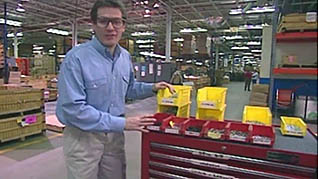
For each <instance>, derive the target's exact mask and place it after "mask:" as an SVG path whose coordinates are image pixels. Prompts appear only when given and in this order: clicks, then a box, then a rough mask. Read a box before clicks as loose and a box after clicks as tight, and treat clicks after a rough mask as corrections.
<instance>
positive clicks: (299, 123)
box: [280, 116, 307, 137]
mask: <svg viewBox="0 0 318 179" xmlns="http://www.w3.org/2000/svg"><path fill="white" fill-rule="evenodd" d="M280 118H281V124H280V131H281V133H282V134H283V135H290V136H299V137H303V136H305V135H306V130H307V125H306V124H305V123H304V121H303V120H302V119H301V118H298V117H287V116H281V117H280Z"/></svg>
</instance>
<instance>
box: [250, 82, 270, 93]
mask: <svg viewBox="0 0 318 179" xmlns="http://www.w3.org/2000/svg"><path fill="white" fill-rule="evenodd" d="M252 92H258V93H265V94H268V93H269V85H267V84H255V85H253V88H252Z"/></svg>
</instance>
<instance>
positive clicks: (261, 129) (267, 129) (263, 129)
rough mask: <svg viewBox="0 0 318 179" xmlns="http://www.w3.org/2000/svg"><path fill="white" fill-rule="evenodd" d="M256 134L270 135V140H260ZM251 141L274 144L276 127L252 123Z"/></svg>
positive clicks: (268, 144)
mask: <svg viewBox="0 0 318 179" xmlns="http://www.w3.org/2000/svg"><path fill="white" fill-rule="evenodd" d="M255 136H264V137H268V138H269V140H263V141H260V140H258V139H257V138H255ZM250 142H251V143H252V144H259V145H267V146H271V147H272V146H273V145H274V142H275V129H274V127H273V126H260V125H252V131H251V137H250Z"/></svg>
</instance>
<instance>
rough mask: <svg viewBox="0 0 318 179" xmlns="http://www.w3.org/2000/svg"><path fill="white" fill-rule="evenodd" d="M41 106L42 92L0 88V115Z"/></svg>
mask: <svg viewBox="0 0 318 179" xmlns="http://www.w3.org/2000/svg"><path fill="white" fill-rule="evenodd" d="M43 105H44V101H43V90H40V89H32V88H23V87H11V86H0V114H1V115H3V114H9V113H19V112H23V111H28V110H33V109H39V108H42V106H43Z"/></svg>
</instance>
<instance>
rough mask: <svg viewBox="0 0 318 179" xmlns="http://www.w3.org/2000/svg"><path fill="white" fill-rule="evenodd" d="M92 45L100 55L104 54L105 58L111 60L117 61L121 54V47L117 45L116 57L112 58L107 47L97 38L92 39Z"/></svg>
mask: <svg viewBox="0 0 318 179" xmlns="http://www.w3.org/2000/svg"><path fill="white" fill-rule="evenodd" d="M92 43H93V46H94V48H95V49H96V50H97V51H98V52H99V53H100V54H102V55H103V56H104V57H109V58H111V59H117V58H118V57H119V56H120V54H121V47H120V45H118V44H117V45H116V47H115V51H114V56H112V55H111V54H110V52H109V50H108V48H107V47H105V46H104V45H103V44H102V43H101V42H100V41H99V40H98V39H97V38H96V37H94V38H93V39H92Z"/></svg>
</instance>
